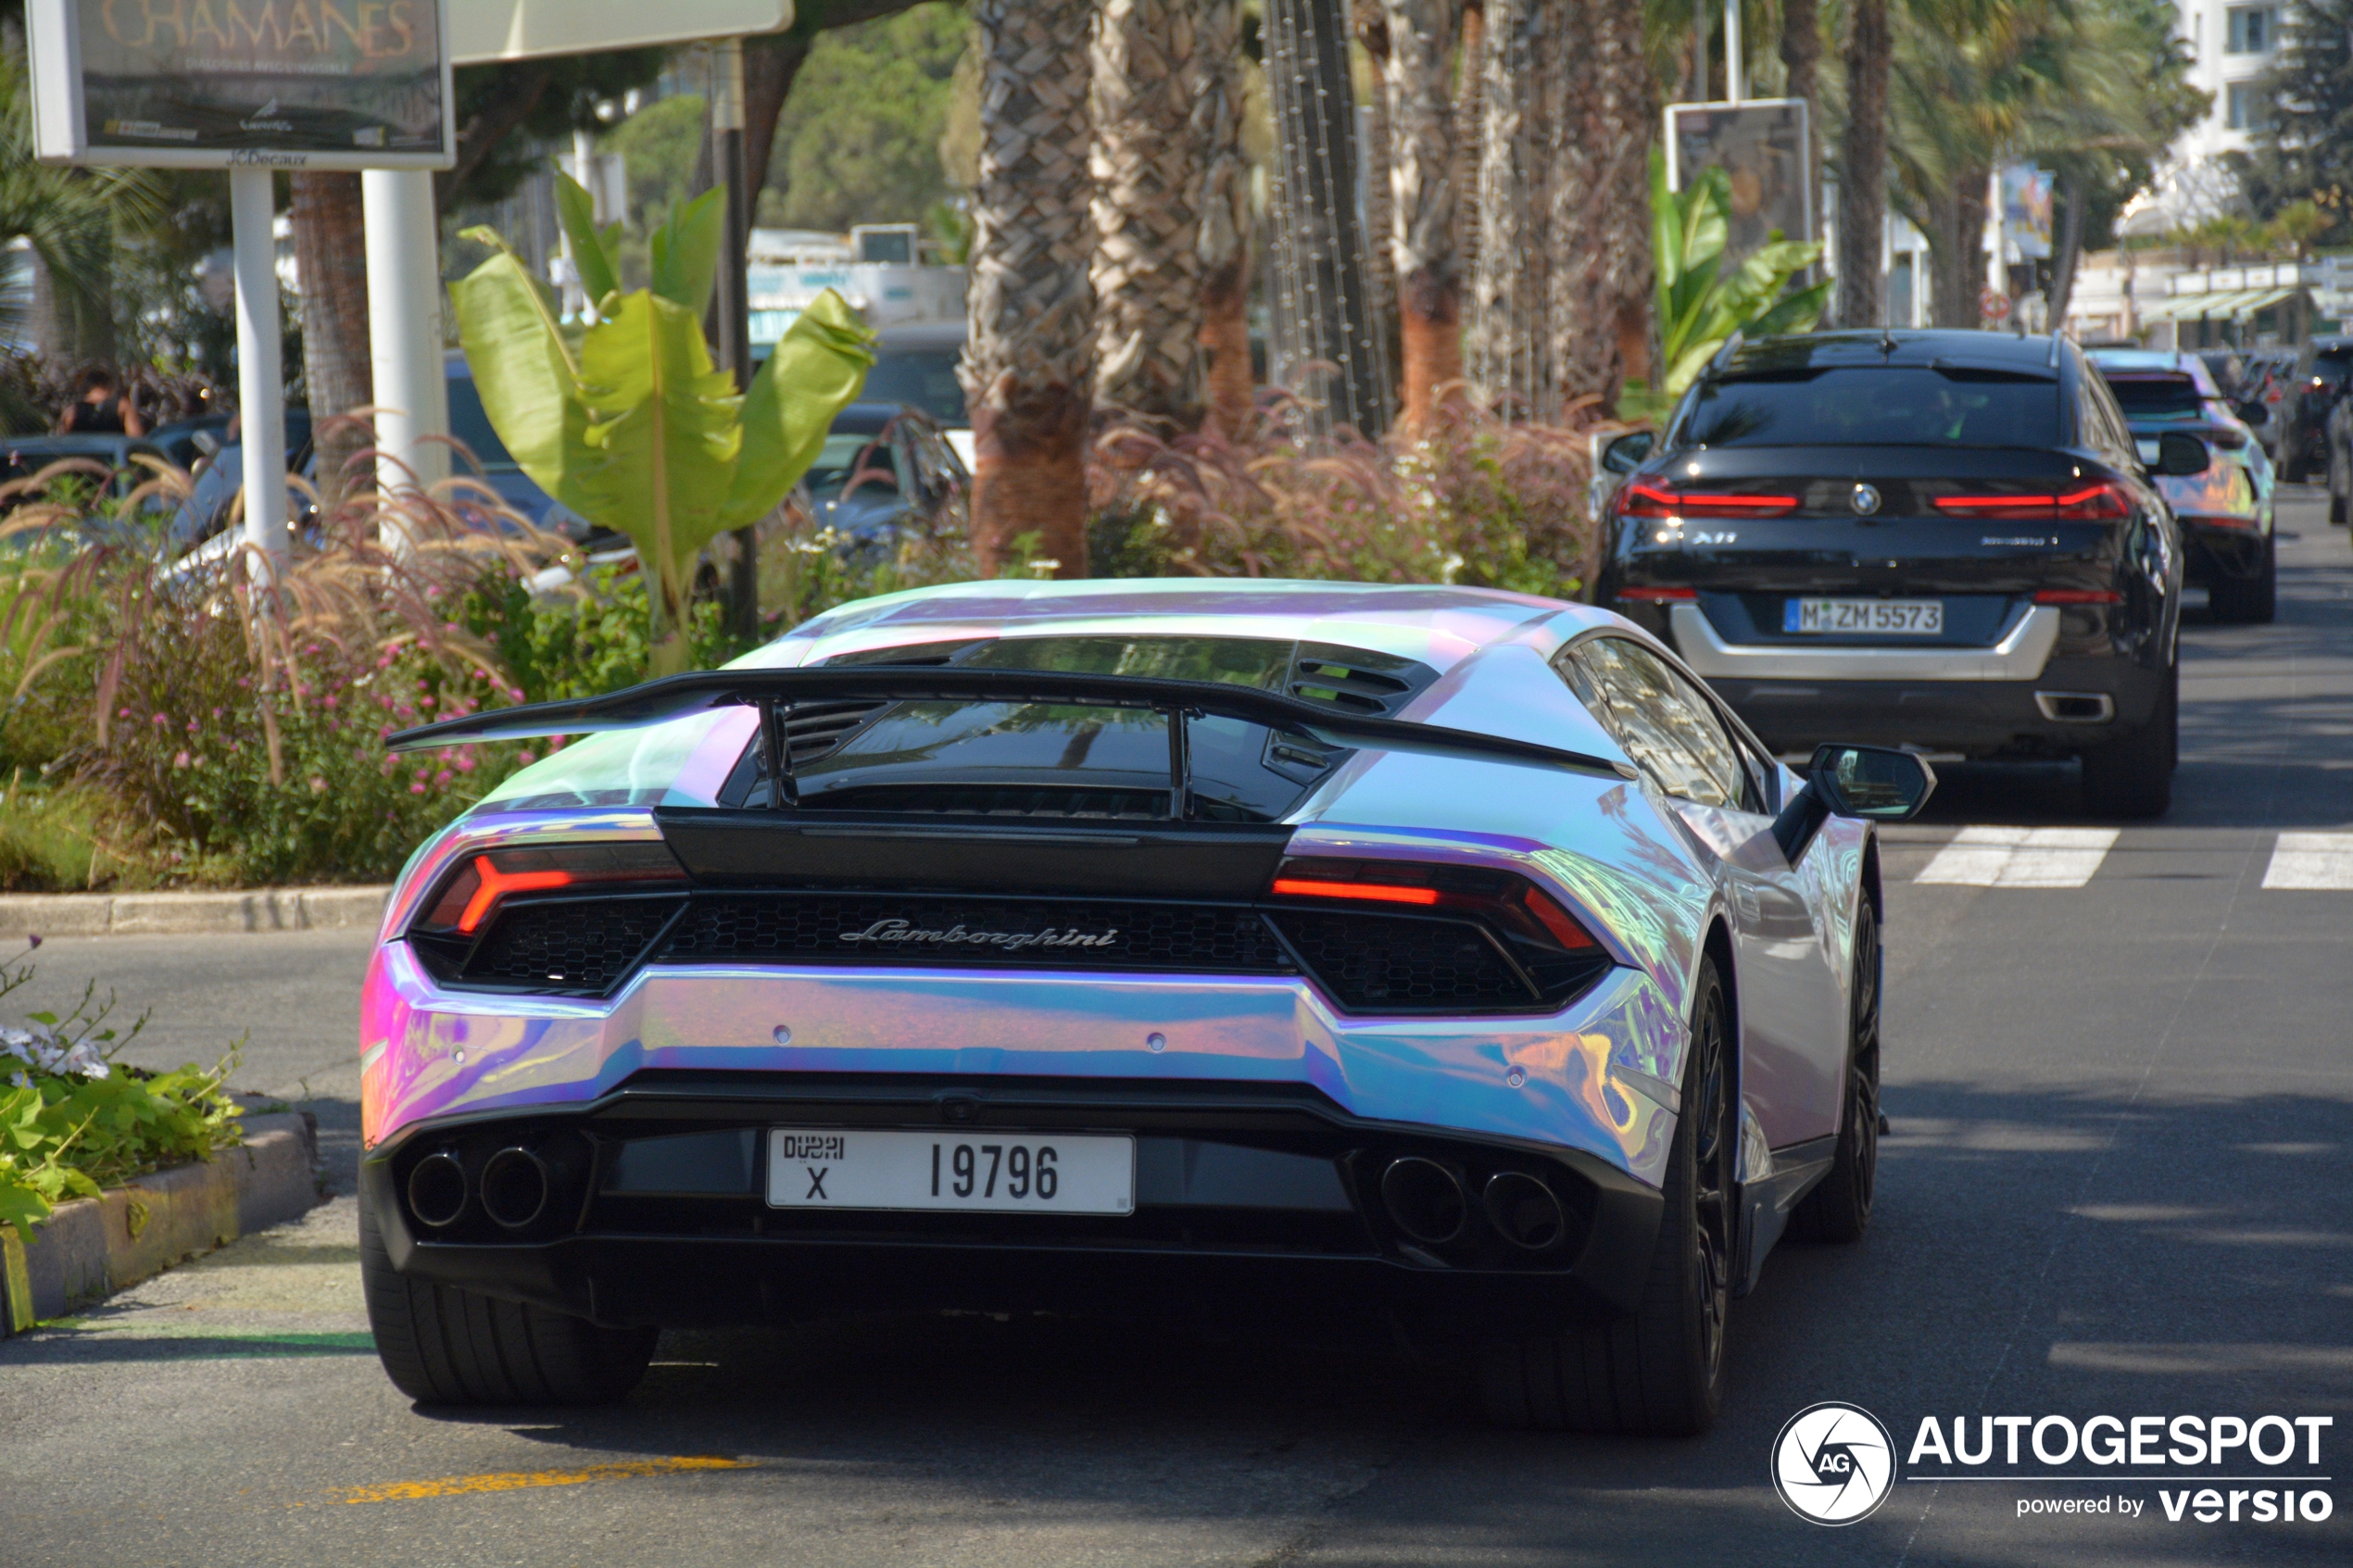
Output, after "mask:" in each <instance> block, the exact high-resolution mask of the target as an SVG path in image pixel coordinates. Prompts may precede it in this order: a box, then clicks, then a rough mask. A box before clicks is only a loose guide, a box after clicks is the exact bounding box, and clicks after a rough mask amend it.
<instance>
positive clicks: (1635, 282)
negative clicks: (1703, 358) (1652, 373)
mask: <svg viewBox="0 0 2353 1568" xmlns="http://www.w3.org/2000/svg"><path fill="white" fill-rule="evenodd" d="M1574 9H1575V10H1576V11H1579V12H1581V13H1582V14H1581V16H1577V17H1576V18H1575V19H1574V22H1573V24H1572V26H1571V28H1570V29H1569V30H1568V32H1567V36H1566V37H1565V38H1564V39H1563V40H1562V47H1563V48H1564V50H1565V51H1566V55H1567V57H1566V59H1565V60H1564V61H1563V67H1564V69H1563V79H1564V90H1563V92H1562V103H1563V106H1564V108H1565V110H1566V112H1567V117H1568V119H1567V123H1566V124H1565V125H1564V126H1563V127H1562V130H1563V132H1564V134H1562V135H1561V137H1560V139H1559V144H1558V149H1557V151H1556V153H1555V155H1554V156H1555V162H1554V173H1553V188H1552V193H1551V195H1552V201H1551V207H1552V211H1551V223H1552V235H1551V243H1552V247H1553V251H1554V266H1553V271H1552V279H1551V284H1552V288H1551V294H1552V298H1551V302H1550V306H1551V308H1550V312H1549V315H1550V323H1549V324H1550V332H1551V338H1552V349H1551V354H1552V361H1553V378H1554V385H1555V390H1556V396H1557V397H1558V398H1559V399H1562V400H1575V399H1578V398H1580V397H1584V396H1592V397H1597V398H1598V399H1599V400H1600V403H1601V406H1602V407H1603V408H1615V407H1616V406H1617V397H1618V394H1619V393H1620V392H1621V391H1622V390H1624V388H1625V384H1626V383H1627V381H1628V380H1629V379H1639V378H1641V377H1643V376H1646V375H1647V374H1648V373H1649V370H1650V353H1649V342H1650V304H1651V280H1652V262H1651V214H1650V149H1651V143H1652V140H1653V138H1654V137H1655V134H1656V129H1655V127H1656V119H1657V115H1656V107H1657V106H1656V95H1657V88H1656V85H1655V82H1654V80H1653V78H1652V75H1651V70H1650V65H1649V62H1648V61H1647V59H1646V58H1645V57H1644V54H1643V46H1642V45H1643V17H1642V11H1641V9H1640V8H1639V7H1636V6H1628V5H1624V4H1622V3H1620V0H1583V4H1582V5H1580V6H1576V7H1574Z"/></svg>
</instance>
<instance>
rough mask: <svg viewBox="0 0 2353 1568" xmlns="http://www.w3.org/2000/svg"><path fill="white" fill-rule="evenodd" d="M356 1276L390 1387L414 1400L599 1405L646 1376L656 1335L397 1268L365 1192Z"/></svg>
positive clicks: (450, 1403) (651, 1331)
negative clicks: (404, 1272)
mask: <svg viewBox="0 0 2353 1568" xmlns="http://www.w3.org/2000/svg"><path fill="white" fill-rule="evenodd" d="M359 1275H360V1284H361V1286H362V1288H363V1291H364V1293H365V1295H366V1298H367V1302H368V1327H369V1328H370V1330H371V1332H372V1333H373V1334H374V1336H375V1340H376V1355H377V1356H378V1358H379V1359H381V1360H382V1361H383V1362H384V1373H385V1374H386V1375H387V1376H389V1377H390V1378H391V1379H392V1382H393V1386H395V1387H396V1388H398V1389H399V1390H400V1391H401V1392H402V1393H404V1394H406V1395H408V1396H409V1398H410V1399H414V1400H416V1401H417V1402H418V1403H419V1404H421V1405H602V1404H610V1403H611V1402H613V1401H614V1400H616V1399H622V1398H623V1397H624V1396H626V1395H627V1394H628V1392H629V1391H630V1390H631V1389H632V1388H634V1387H635V1386H637V1380H638V1379H639V1378H642V1377H643V1376H645V1375H646V1367H647V1364H648V1362H650V1361H652V1360H653V1354H654V1340H655V1337H656V1336H657V1332H658V1331H656V1330H654V1329H650V1328H602V1327H599V1326H598V1325H597V1324H595V1323H590V1322H588V1321H587V1320H586V1319H585V1318H575V1317H571V1316H567V1315H566V1314H564V1313H562V1312H557V1311H549V1310H548V1309H547V1308H545V1307H535V1306H532V1305H530V1304H529V1303H526V1302H519V1301H502V1300H500V1299H498V1298H496V1297H492V1296H483V1295H480V1294H478V1293H476V1292H474V1291H471V1290H459V1289H457V1288H455V1287H454V1286H445V1285H432V1284H428V1283H427V1282H425V1281H423V1280H412V1279H404V1278H402V1277H401V1276H400V1275H399V1274H397V1273H394V1272H393V1268H392V1259H391V1257H390V1255H389V1254H388V1253H387V1252H386V1251H385V1249H384V1236H383V1235H382V1233H381V1232H380V1231H379V1230H378V1228H377V1225H376V1220H375V1214H374V1211H373V1210H371V1207H370V1206H369V1203H368V1199H367V1198H366V1197H365V1195H362V1197H361V1198H360V1200H359Z"/></svg>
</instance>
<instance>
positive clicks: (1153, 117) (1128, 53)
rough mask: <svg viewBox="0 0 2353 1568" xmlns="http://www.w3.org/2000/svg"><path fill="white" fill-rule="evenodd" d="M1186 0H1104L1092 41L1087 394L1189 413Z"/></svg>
mask: <svg viewBox="0 0 2353 1568" xmlns="http://www.w3.org/2000/svg"><path fill="white" fill-rule="evenodd" d="M1192 13H1193V7H1192V6H1190V5H1189V4H1187V3H1186V0H1104V4H1103V7H1102V9H1101V12H1100V13H1099V14H1098V15H1097V17H1096V19H1095V36H1094V46H1093V67H1094V88H1093V92H1094V117H1095V139H1094V150H1093V154H1092V167H1093V172H1094V180H1095V198H1094V221H1095V257H1094V269H1093V279H1094V290H1095V342H1096V355H1097V359H1096V370H1095V396H1096V399H1097V401H1099V402H1101V403H1104V404H1110V405H1114V406H1117V407H1119V408H1125V409H1126V410H1128V411H1130V412H1132V413H1136V414H1140V415H1143V416H1145V417H1146V418H1148V419H1151V420H1158V421H1162V422H1164V423H1165V424H1167V425H1170V426H1174V427H1176V429H1179V430H1189V429H1191V428H1192V427H1193V426H1194V425H1196V424H1198V423H1200V421H1201V373H1200V371H1201V367H1200V360H1201V349H1200V337H1201V304H1202V298H1201V295H1202V288H1201V270H1202V257H1201V204H1202V197H1203V194H1204V190H1203V177H1204V175H1205V173H1206V169H1205V167H1204V166H1205V164H1206V161H1207V159H1206V156H1205V155H1206V153H1207V150H1208V149H1207V147H1206V145H1205V142H1206V137H1205V135H1204V134H1203V132H1204V131H1205V130H1206V128H1205V127H1197V126H1196V124H1195V123H1194V122H1195V110H1196V108H1197V107H1198V106H1199V102H1200V94H1199V87H1200V83H1201V78H1202V61H1201V59H1200V57H1199V56H1200V54H1201V51H1202V44H1203V42H1204V41H1203V39H1202V34H1201V31H1200V30H1199V29H1198V28H1197V27H1195V26H1194V17H1193V14H1192Z"/></svg>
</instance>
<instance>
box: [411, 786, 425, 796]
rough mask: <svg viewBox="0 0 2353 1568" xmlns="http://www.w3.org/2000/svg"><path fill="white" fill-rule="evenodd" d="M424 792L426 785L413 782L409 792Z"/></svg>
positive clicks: (413, 793)
mask: <svg viewBox="0 0 2353 1568" xmlns="http://www.w3.org/2000/svg"><path fill="white" fill-rule="evenodd" d="M424 792H425V786H424V785H422V784H410V785H409V794H411V795H422V794H424Z"/></svg>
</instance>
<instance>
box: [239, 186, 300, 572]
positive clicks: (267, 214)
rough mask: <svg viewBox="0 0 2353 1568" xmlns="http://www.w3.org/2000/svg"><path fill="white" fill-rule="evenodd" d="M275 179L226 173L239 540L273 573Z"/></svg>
mask: <svg viewBox="0 0 2353 1568" xmlns="http://www.w3.org/2000/svg"><path fill="white" fill-rule="evenodd" d="M273 185H274V177H273V176H272V175H271V171H270V170H269V169H231V170H230V171H229V218H230V223H231V227H232V237H233V240H234V243H235V251H234V255H235V257H236V260H235V274H236V284H237V408H238V409H239V410H240V420H241V422H242V424H243V426H244V433H243V435H242V436H241V437H240V438H239V439H240V440H241V441H242V442H243V443H244V445H245V543H246V544H248V545H252V546H256V547H258V548H259V549H261V550H263V551H265V552H266V553H267V558H268V559H269V561H270V562H271V571H272V573H273V574H274V572H275V571H276V568H277V566H278V565H279V564H280V563H283V561H284V560H285V558H286V552H287V540H286V383H285V370H284V368H283V364H282V362H281V360H280V358H279V356H280V346H279V340H278V245H277V240H276V238H275V236H274V235H272V234H271V219H272V218H273V217H274V216H275V214H276V208H277V205H278V204H277V200H276V197H275V195H274V193H273Z"/></svg>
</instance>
